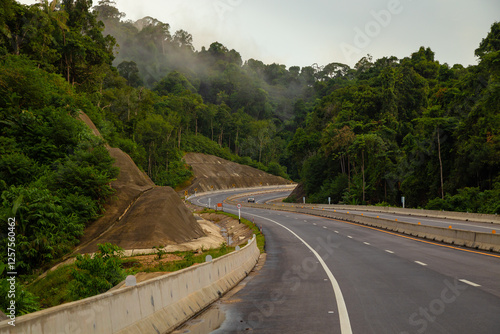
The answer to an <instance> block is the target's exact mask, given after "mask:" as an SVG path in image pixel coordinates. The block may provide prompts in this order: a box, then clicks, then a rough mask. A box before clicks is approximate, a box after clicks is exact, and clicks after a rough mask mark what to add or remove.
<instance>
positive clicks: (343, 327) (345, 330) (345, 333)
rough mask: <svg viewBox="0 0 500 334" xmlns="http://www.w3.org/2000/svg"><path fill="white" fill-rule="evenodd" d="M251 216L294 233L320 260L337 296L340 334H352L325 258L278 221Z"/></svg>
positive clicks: (336, 284)
mask: <svg viewBox="0 0 500 334" xmlns="http://www.w3.org/2000/svg"><path fill="white" fill-rule="evenodd" d="M249 214H250V215H252V216H255V217H258V218H261V219H265V220H269V221H270V222H272V223H274V224H276V225H278V226H281V227H283V228H284V229H285V230H287V231H288V232H290V233H292V234H293V235H294V236H295V237H296V238H297V239H299V240H300V241H301V242H302V243H303V244H304V245H306V247H307V248H309V250H310V251H311V252H312V253H313V254H314V255H315V256H316V258H317V259H318V261H319V262H320V263H321V266H322V267H323V270H325V272H326V275H327V276H328V278H329V279H330V283H331V284H332V288H333V293H334V294H335V300H336V302H337V309H338V311H339V320H340V333H342V334H352V329H351V322H350V320H349V314H348V313H347V307H346V305H345V301H344V296H343V295H342V290H340V285H339V283H338V282H337V280H336V279H335V277H334V276H333V274H332V272H331V271H330V268H328V266H327V265H326V263H325V261H323V258H322V257H321V256H320V255H319V254H318V252H316V251H315V250H314V248H312V247H311V246H310V245H309V244H308V243H307V242H305V240H304V239H302V238H301V237H300V236H299V235H298V234H297V233H295V232H294V231H292V230H291V229H289V228H288V227H286V226H285V225H282V224H280V223H278V222H277V221H274V220H272V219H269V218H266V217H262V216H258V215H254V214H251V213H249Z"/></svg>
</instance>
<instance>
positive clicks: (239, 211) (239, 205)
mask: <svg viewBox="0 0 500 334" xmlns="http://www.w3.org/2000/svg"><path fill="white" fill-rule="evenodd" d="M236 207H237V208H238V222H239V223H240V224H241V204H240V203H238V205H237V206H236Z"/></svg>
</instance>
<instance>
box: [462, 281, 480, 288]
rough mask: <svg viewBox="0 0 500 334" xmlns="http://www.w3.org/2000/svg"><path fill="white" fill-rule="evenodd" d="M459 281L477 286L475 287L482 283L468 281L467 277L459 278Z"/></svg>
mask: <svg viewBox="0 0 500 334" xmlns="http://www.w3.org/2000/svg"><path fill="white" fill-rule="evenodd" d="M459 281H460V282H462V283H465V284H469V285H471V286H475V287H478V286H481V285H479V284H476V283H474V282H471V281H468V280H466V279H459Z"/></svg>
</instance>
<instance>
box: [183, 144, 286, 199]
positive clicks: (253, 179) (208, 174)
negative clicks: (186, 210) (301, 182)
mask: <svg viewBox="0 0 500 334" xmlns="http://www.w3.org/2000/svg"><path fill="white" fill-rule="evenodd" d="M184 160H185V161H186V163H187V164H188V165H190V166H191V167H192V169H193V173H194V179H193V180H192V182H191V185H190V186H189V187H188V188H187V189H185V190H187V191H188V193H194V192H195V189H196V191H198V192H202V191H209V190H220V189H230V188H248V187H258V186H270V185H282V184H290V181H289V180H287V179H284V178H282V177H279V176H275V175H271V174H268V173H266V172H263V171H261V170H259V169H256V168H253V167H250V166H245V165H240V164H237V163H235V162H231V161H229V160H226V159H222V158H219V157H216V156H213V155H208V154H203V153H187V154H186V155H185V156H184Z"/></svg>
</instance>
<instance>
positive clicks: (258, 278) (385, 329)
mask: <svg viewBox="0 0 500 334" xmlns="http://www.w3.org/2000/svg"><path fill="white" fill-rule="evenodd" d="M232 194H234V192H233V193H231V195H232ZM269 196H270V194H264V195H262V197H261V196H259V195H254V196H253V197H255V199H256V201H260V200H263V198H264V197H269ZM226 197H227V195H224V194H217V195H216V194H212V195H209V196H200V197H197V198H194V199H192V201H193V202H194V203H195V204H199V205H200V204H201V205H207V204H208V198H211V203H212V204H213V203H216V202H222V201H223V200H224V199H225V198H226ZM225 210H226V211H229V212H233V213H237V210H235V208H234V207H231V206H228V205H225ZM241 213H242V216H243V217H245V218H247V219H253V220H255V222H256V224H258V225H259V226H262V227H263V229H264V233H265V235H266V243H267V245H266V251H267V260H266V261H265V263H264V265H263V266H262V268H261V269H260V270H258V271H257V272H256V273H254V274H252V275H250V276H249V277H248V278H247V279H245V280H244V281H243V282H242V283H241V284H240V290H239V291H238V292H236V293H234V294H233V295H231V296H228V297H224V298H223V299H222V301H221V302H219V303H216V304H215V305H214V306H212V309H213V308H215V309H217V310H219V312H221V313H222V314H223V315H224V317H225V321H224V322H223V323H222V325H221V326H220V328H219V329H218V330H216V331H214V333H247V332H248V331H251V332H252V333H291V332H293V333H342V334H347V333H360V334H364V333H376V334H379V333H398V334H406V333H454V334H455V333H499V332H500V316H499V315H500V255H499V254H493V253H483V252H478V251H472V250H466V249H462V248H456V247H452V246H449V245H442V244H438V243H433V242H428V241H424V240H420V239H415V238H410V237H406V236H400V235H397V234H394V233H389V232H386V231H380V230H376V229H373V228H369V227H364V226H360V225H356V224H351V223H346V222H341V221H337V220H332V219H325V218H321V217H314V216H308V215H303V214H296V213H288V212H278V211H270V210H262V209H255V208H251V207H243V208H242V209H241ZM424 219H425V218H422V223H423V220H424Z"/></svg>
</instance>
